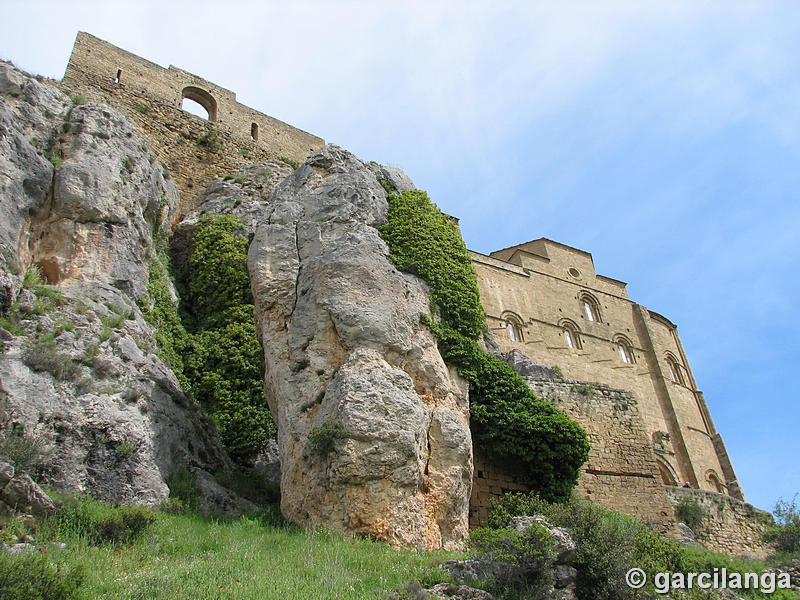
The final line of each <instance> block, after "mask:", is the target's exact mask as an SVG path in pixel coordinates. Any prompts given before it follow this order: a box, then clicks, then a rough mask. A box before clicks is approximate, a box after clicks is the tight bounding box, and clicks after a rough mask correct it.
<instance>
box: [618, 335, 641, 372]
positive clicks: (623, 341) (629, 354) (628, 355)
mask: <svg viewBox="0 0 800 600" xmlns="http://www.w3.org/2000/svg"><path fill="white" fill-rule="evenodd" d="M614 346H615V347H616V351H617V354H619V357H620V359H621V360H622V362H623V363H625V364H626V365H632V364H633V363H634V362H636V357H635V355H634V354H633V344H631V342H630V340H629V339H628V338H626V337H625V336H624V335H616V336H614Z"/></svg>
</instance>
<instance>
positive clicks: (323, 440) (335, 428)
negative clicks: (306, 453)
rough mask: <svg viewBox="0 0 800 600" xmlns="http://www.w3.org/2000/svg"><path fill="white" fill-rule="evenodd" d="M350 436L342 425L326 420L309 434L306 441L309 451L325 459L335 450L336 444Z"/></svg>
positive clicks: (338, 422) (335, 421) (339, 422)
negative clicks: (309, 447)
mask: <svg viewBox="0 0 800 600" xmlns="http://www.w3.org/2000/svg"><path fill="white" fill-rule="evenodd" d="M350 436H351V433H350V431H349V430H348V429H347V427H345V426H344V423H342V422H341V421H337V420H334V419H328V420H327V421H324V422H323V423H322V425H320V426H318V427H314V428H313V429H312V430H311V431H310V432H309V434H308V441H309V443H310V444H311V451H312V452H313V453H314V454H316V455H317V456H320V457H322V458H325V457H327V456H328V455H329V454H330V453H331V452H332V451H333V450H334V449H335V447H336V442H338V441H339V440H344V439H347V438H349V437H350Z"/></svg>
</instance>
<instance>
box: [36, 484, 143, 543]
mask: <svg viewBox="0 0 800 600" xmlns="http://www.w3.org/2000/svg"><path fill="white" fill-rule="evenodd" d="M58 504H59V507H58V512H57V513H56V514H55V515H54V516H52V517H48V518H47V519H46V520H45V522H44V524H43V525H42V528H43V530H44V531H45V532H48V533H49V534H50V536H51V537H53V538H64V537H82V538H85V539H86V540H87V541H88V542H89V543H94V544H103V543H105V542H114V543H127V542H130V541H132V540H134V539H136V538H137V537H139V536H140V535H141V534H142V533H143V532H144V531H145V530H146V529H147V528H148V527H149V526H150V525H151V524H152V523H153V522H154V521H155V519H156V516H155V513H154V512H153V511H152V510H150V509H149V508H146V507H144V506H132V505H123V506H120V507H118V508H114V507H112V506H110V505H108V504H106V503H104V502H99V501H97V500H94V499H92V498H91V497H90V496H86V497H83V498H77V497H73V496H64V497H62V498H60V499H59V501H58Z"/></svg>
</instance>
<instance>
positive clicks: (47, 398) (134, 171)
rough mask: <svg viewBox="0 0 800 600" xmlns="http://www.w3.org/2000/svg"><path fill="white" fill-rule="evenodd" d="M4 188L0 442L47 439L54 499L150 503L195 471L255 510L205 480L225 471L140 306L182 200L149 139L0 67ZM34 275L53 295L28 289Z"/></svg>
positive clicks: (109, 113) (213, 492)
mask: <svg viewBox="0 0 800 600" xmlns="http://www.w3.org/2000/svg"><path fill="white" fill-rule="evenodd" d="M51 157H52V158H53V162H51V160H50V158H51ZM54 164H56V165H58V166H57V167H55V168H54ZM0 180H2V181H5V182H6V183H4V184H3V185H4V188H3V191H2V193H0V311H6V312H8V311H13V314H12V315H10V316H11V317H13V319H11V320H12V321H16V322H17V323H18V327H17V328H15V331H14V332H10V331H5V332H4V334H3V340H4V342H3V346H2V357H1V358H2V360H0V398H2V400H3V402H2V411H0V435H8V434H9V433H10V432H14V435H22V436H30V437H34V436H35V437H37V438H39V439H40V440H44V441H45V442H46V443H47V444H48V445H49V446H50V447H51V448H52V453H51V456H50V458H49V459H48V460H47V461H46V462H45V464H44V465H43V466H42V478H43V480H44V481H45V482H46V483H48V484H50V485H52V486H54V487H56V488H58V489H62V490H68V491H74V492H84V493H85V492H89V493H91V494H92V495H93V496H94V497H95V498H99V499H102V500H108V501H111V502H117V503H122V502H133V503H139V504H150V505H153V504H158V503H159V502H161V501H162V500H163V499H165V498H166V497H167V494H168V492H169V490H168V488H167V485H166V480H167V479H168V478H169V476H170V475H171V474H172V473H174V472H175V471H176V470H178V469H181V468H187V469H189V470H190V471H191V472H193V473H194V474H195V476H196V478H197V479H198V481H199V483H200V485H199V487H200V488H201V493H202V492H206V497H204V506H205V507H206V508H207V509H208V510H209V511H216V510H223V511H227V512H239V511H241V510H242V509H244V508H247V505H246V503H243V502H241V501H240V500H239V499H238V498H236V497H235V496H233V495H230V494H227V495H226V494H223V493H221V491H220V490H219V489H216V488H215V487H214V485H212V484H211V483H209V481H208V480H209V479H212V477H211V475H210V473H215V472H220V473H223V474H230V471H231V464H230V460H229V459H228V457H227V455H226V454H225V453H224V451H223V450H222V448H221V446H220V443H219V440H218V439H217V437H216V434H215V430H214V428H213V426H212V425H211V423H210V422H209V421H208V420H207V419H205V418H204V417H203V415H202V413H201V411H200V409H199V408H198V407H197V406H196V404H194V403H193V402H192V401H190V400H189V399H188V398H187V397H186V395H185V394H184V393H183V391H182V390H181V386H180V383H179V381H178V379H177V377H176V375H175V373H173V372H172V370H171V369H170V367H169V366H168V365H166V364H165V363H164V362H163V361H162V360H161V359H160V358H159V357H158V348H157V347H156V345H155V343H154V342H153V339H154V331H153V329H152V327H151V326H150V325H149V324H148V323H147V322H146V321H145V320H144V318H143V315H142V311H141V310H140V307H139V304H137V302H138V303H140V304H142V305H146V304H147V303H148V302H149V299H148V296H147V284H148V270H149V265H150V261H151V260H152V259H153V256H154V251H153V236H154V235H155V234H157V233H158V232H159V230H163V229H164V228H166V227H167V226H168V225H169V224H170V223H171V221H172V218H173V215H174V211H175V206H176V202H177V190H176V186H175V184H174V183H173V182H172V180H171V178H170V176H169V174H168V173H167V172H166V171H165V170H164V169H163V168H162V166H161V165H160V164H159V162H158V160H157V159H156V158H155V156H154V155H153V153H152V152H150V150H149V149H148V148H147V146H146V144H145V143H144V141H143V139H142V138H141V136H140V135H139V134H138V133H137V131H136V130H135V129H134V127H133V126H132V125H131V124H130V122H129V121H128V120H127V119H126V118H125V117H123V116H122V115H121V114H120V113H118V112H116V111H114V110H113V109H110V108H109V107H106V106H100V105H93V104H83V105H77V106H73V103H72V101H71V100H70V99H69V98H67V97H66V96H65V95H64V94H62V93H61V92H59V91H58V90H56V89H55V88H52V87H50V86H47V85H44V84H41V83H39V82H37V81H36V80H35V79H32V78H30V77H27V76H25V75H24V74H22V73H20V72H18V71H16V70H15V69H13V68H12V67H10V65H8V64H7V63H0ZM32 265H38V266H39V267H41V269H42V270H43V272H44V274H45V276H46V278H47V280H48V281H49V283H57V284H58V287H54V286H45V287H42V286H39V287H33V288H32V289H22V290H20V282H21V279H22V274H23V273H24V272H25V270H27V269H28V268H29V267H30V266H32ZM15 301H16V304H15ZM12 307H13V308H12ZM0 472H2V469H0ZM8 485H9V483H6V489H7V488H8Z"/></svg>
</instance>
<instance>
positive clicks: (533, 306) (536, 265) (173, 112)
mask: <svg viewBox="0 0 800 600" xmlns="http://www.w3.org/2000/svg"><path fill="white" fill-rule="evenodd" d="M58 86H59V87H60V88H61V89H62V90H63V91H65V92H66V93H68V94H70V95H73V94H80V95H82V96H84V97H86V98H87V99H89V100H92V101H97V102H102V103H105V104H108V105H110V106H112V107H114V108H116V109H118V110H119V111H121V112H122V113H124V114H125V115H126V116H127V117H128V118H129V119H131V120H132V121H133V122H134V124H135V125H136V126H137V128H138V129H139V130H140V132H141V134H142V135H143V136H144V138H145V139H146V140H147V142H148V143H149V145H150V146H151V148H152V149H153V151H154V152H155V154H156V155H157V157H158V158H159V159H160V161H161V162H162V163H163V164H164V165H165V166H166V167H167V168H168V170H169V172H170V173H171V175H172V177H173V178H174V179H175V181H176V183H177V186H178V190H179V192H180V200H179V207H178V211H177V214H176V217H175V218H176V220H177V219H178V218H179V215H180V214H186V213H189V212H190V211H191V210H192V209H194V208H195V207H196V206H197V204H198V198H199V195H200V193H201V192H202V191H203V190H204V189H205V188H206V186H207V185H208V184H209V183H211V182H212V181H214V180H217V179H220V178H222V177H224V176H226V175H229V174H230V173H234V172H236V171H237V170H238V169H239V168H241V167H242V166H244V165H247V164H250V163H254V162H259V161H264V160H267V159H274V158H279V157H280V158H283V159H289V160H292V161H297V162H302V161H304V160H305V159H306V157H307V156H308V155H309V154H310V153H312V152H313V151H315V150H318V149H319V148H321V147H322V146H323V145H324V140H322V139H321V138H319V137H316V136H314V135H312V134H309V133H306V132H304V131H301V130H299V129H297V128H294V127H292V126H290V125H287V124H286V123H283V122H281V121H279V120H277V119H275V118H273V117H270V116H267V115H265V114H262V113H260V112H258V111H256V110H254V109H251V108H249V107H247V106H244V105H242V104H239V103H238V102H237V101H236V95H235V94H234V93H233V92H231V91H230V90H227V89H224V88H222V87H220V86H217V85H215V84H214V83H212V82H209V81H206V80H205V79H202V78H200V77H198V76H196V75H193V74H191V73H188V72H186V71H184V70H182V69H179V68H176V67H174V66H170V67H169V68H168V69H165V68H163V67H161V66H159V65H156V64H154V63H151V62H149V61H147V60H144V59H142V58H140V57H138V56H135V55H133V54H131V53H129V52H126V51H125V50H122V49H120V48H117V47H115V46H113V45H111V44H109V43H107V42H105V41H103V40H101V39H99V38H96V37H94V36H92V35H89V34H87V33H83V32H80V33H78V36H77V39H76V41H75V46H74V49H73V52H72V55H71V57H70V60H69V64H68V66H67V69H66V72H65V74H64V78H63V80H62V81H61V82H59V83H58ZM186 99H188V100H191V101H194V102H197V103H198V104H200V105H201V106H202V107H203V108H204V109H205V111H206V112H207V113H208V119H203V118H200V117H197V116H195V115H193V114H190V113H188V112H186V111H184V110H182V103H183V102H184V101H185V100H186ZM471 255H472V259H473V264H474V267H475V270H476V272H477V275H478V283H479V288H480V292H481V298H482V301H483V305H484V307H485V310H486V314H487V327H488V329H489V331H490V333H491V334H492V337H493V338H494V341H495V342H496V344H497V345H498V346H499V350H501V351H503V352H505V353H506V357H507V360H509V362H511V363H512V366H514V367H515V368H516V369H517V370H518V372H519V373H520V374H521V375H523V377H525V379H526V381H527V382H528V384H529V385H530V386H531V387H532V388H533V389H534V391H535V392H537V394H539V395H541V396H543V397H545V398H547V399H549V400H550V401H552V402H554V403H556V404H557V405H558V406H559V407H560V408H561V409H562V410H564V411H565V412H567V413H568V414H569V415H570V416H571V417H572V418H574V419H575V420H577V421H578V422H579V423H580V424H581V425H582V426H583V427H584V428H585V429H586V431H587V433H588V434H589V439H590V442H591V444H592V450H591V454H590V458H589V461H588V462H587V464H586V465H585V466H584V468H583V474H582V476H581V479H580V481H579V489H580V491H581V492H582V493H583V494H585V495H586V496H587V497H589V498H590V499H592V500H593V501H595V502H597V503H599V504H601V505H604V506H607V507H610V508H614V509H616V510H619V511H621V512H625V513H628V514H631V515H633V516H636V517H638V518H640V519H641V520H642V521H645V522H649V523H652V524H654V525H656V526H658V527H659V528H660V529H662V530H674V527H675V515H674V506H675V505H676V504H677V503H678V502H679V500H680V499H681V498H683V497H685V496H687V495H691V496H692V498H694V499H695V500H696V501H698V502H700V503H701V504H703V505H704V506H706V507H708V509H709V511H710V512H711V513H713V514H714V515H716V516H713V517H712V523H713V526H711V527H709V529H708V531H707V532H706V533H705V536H706V538H705V541H706V542H707V543H708V544H709V545H711V546H713V547H718V548H722V549H727V550H730V551H737V552H738V551H743V550H747V551H753V552H755V551H758V549H759V539H758V531H759V527H761V525H759V524H758V523H757V519H755V518H754V515H755V512H756V511H755V509H753V508H752V507H751V506H750V505H748V504H746V503H745V502H744V496H743V493H742V490H741V487H740V485H739V483H738V480H737V478H736V474H735V472H734V469H733V466H732V464H731V461H730V458H729V457H728V454H727V451H726V449H725V445H724V443H723V440H722V437H721V436H720V434H719V433H718V432H717V431H716V429H715V427H714V424H713V421H712V418H711V415H710V413H709V410H708V407H707V405H706V402H705V399H704V397H703V394H702V392H701V391H700V390H698V389H697V384H696V382H695V378H694V375H693V374H692V371H691V368H690V366H689V361H688V359H687V357H686V354H685V352H684V349H683V346H682V344H681V342H680V338H679V337H678V332H677V327H676V325H675V324H673V323H672V322H671V321H670V320H669V319H667V318H666V317H664V316H662V315H659V314H657V313H655V312H653V311H650V310H648V309H647V308H645V307H643V306H641V305H639V304H637V303H635V302H634V301H632V300H631V299H630V298H629V297H628V294H627V291H626V285H625V283H624V282H621V281H618V280H615V279H612V278H609V277H606V276H603V275H599V274H597V273H596V272H595V268H594V263H593V260H592V256H591V254H589V253H588V252H585V251H582V250H578V249H575V248H571V247H569V246H566V245H563V244H560V243H558V242H554V241H551V240H548V239H544V238H542V239H538V240H533V241H530V242H526V243H524V244H520V245H517V246H513V247H510V248H506V249H502V250H498V251H496V252H493V253H491V254H490V255H488V256H487V255H483V254H479V253H477V252H472V253H471ZM514 351H516V352H514ZM554 367H557V369H555V368H554ZM559 371H560V372H559ZM684 483H688V484H689V486H690V488H691V489H690V490H689V489H685V488H682V487H681V486H683V485H684ZM520 489H524V488H522V487H521V486H520V485H519V484H518V483H517V477H516V474H515V472H514V468H513V466H509V465H496V464H491V463H489V462H488V461H487V460H486V459H485V458H484V457H481V456H480V455H479V454H477V453H476V455H475V457H474V472H473V485H472V496H471V500H470V511H469V520H470V524H471V525H481V524H483V523H485V521H486V517H487V513H488V508H489V502H490V499H491V498H492V497H494V496H498V495H500V494H502V493H504V492H507V491H511V490H520Z"/></svg>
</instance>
